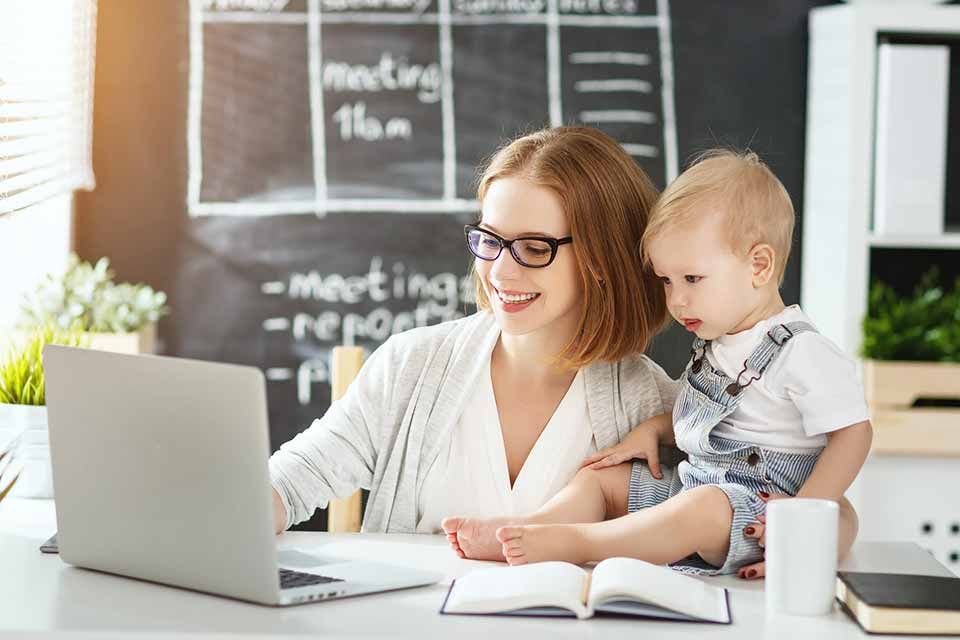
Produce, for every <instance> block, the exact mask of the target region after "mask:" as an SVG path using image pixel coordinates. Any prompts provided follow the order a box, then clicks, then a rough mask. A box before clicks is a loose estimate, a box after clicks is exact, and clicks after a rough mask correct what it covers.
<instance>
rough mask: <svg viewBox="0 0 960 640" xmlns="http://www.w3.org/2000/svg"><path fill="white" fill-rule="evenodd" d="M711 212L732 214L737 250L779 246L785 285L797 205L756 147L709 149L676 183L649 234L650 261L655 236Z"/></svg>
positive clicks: (731, 236) (731, 235)
mask: <svg viewBox="0 0 960 640" xmlns="http://www.w3.org/2000/svg"><path fill="white" fill-rule="evenodd" d="M711 212H716V213H718V214H719V215H722V216H724V217H725V218H726V230H727V234H726V235H727V239H728V240H729V242H730V247H731V248H732V249H733V251H734V253H736V254H738V255H744V256H745V255H746V254H747V253H748V252H749V251H750V249H751V248H753V247H754V246H756V245H757V244H769V245H770V246H771V247H773V250H774V252H775V253H776V257H777V259H776V264H775V271H774V275H775V277H776V278H777V283H778V284H782V283H783V274H784V271H785V270H786V265H787V259H788V258H789V257H790V245H791V244H792V240H793V223H794V213H793V204H792V203H791V202H790V195H789V194H788V193H787V190H786V189H785V188H784V187H783V184H782V183H781V182H780V180H778V179H777V176H775V175H774V174H773V172H772V171H771V170H770V168H769V167H768V166H767V165H766V164H764V163H763V162H762V161H761V160H760V158H759V157H757V154H756V153H753V152H752V151H747V152H743V153H741V152H737V151H731V150H728V149H712V150H710V151H706V152H704V153H703V154H701V155H700V156H699V157H698V158H697V159H696V160H695V161H694V163H693V164H692V165H691V166H690V168H688V169H687V170H686V171H684V172H683V173H682V174H680V176H679V177H678V178H677V179H676V180H674V181H673V182H672V183H670V185H669V186H668V187H667V188H666V189H665V190H664V192H663V193H662V194H661V195H660V199H659V200H657V203H656V204H655V205H654V207H653V211H652V212H651V213H650V222H649V223H648V224H647V229H646V231H645V232H644V234H643V239H642V241H641V251H642V252H643V259H644V262H649V260H650V256H649V251H648V247H649V246H650V242H651V241H652V240H653V239H655V238H657V237H658V236H661V235H663V234H664V233H665V232H667V231H669V230H671V229H674V228H676V227H680V226H684V225H686V224H689V223H691V222H693V221H694V220H696V219H697V218H698V217H699V216H702V215H705V214H707V213H711Z"/></svg>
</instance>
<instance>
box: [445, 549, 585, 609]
mask: <svg viewBox="0 0 960 640" xmlns="http://www.w3.org/2000/svg"><path fill="white" fill-rule="evenodd" d="M586 579H587V574H586V572H585V571H584V570H583V569H581V568H579V567H577V566H576V565H573V564H569V563H566V562H539V563H535V564H528V565H522V566H519V567H494V568H492V569H479V570H477V571H472V572H470V573H468V574H467V575H465V576H463V577H462V578H457V580H456V582H454V584H453V588H452V589H451V591H450V597H449V598H447V603H446V606H445V607H444V613H502V612H508V611H512V610H516V609H524V608H527V607H562V608H564V609H569V610H570V611H572V612H573V613H575V614H576V615H577V617H584V616H586V614H587V608H586V606H585V605H584V603H583V602H582V600H581V598H582V591H583V585H584V581H585V580H586Z"/></svg>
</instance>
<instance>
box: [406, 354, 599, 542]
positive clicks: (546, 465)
mask: <svg viewBox="0 0 960 640" xmlns="http://www.w3.org/2000/svg"><path fill="white" fill-rule="evenodd" d="M596 451H597V446H596V442H595V440H594V436H593V431H592V430H591V426H590V418H589V414H588V413H587V395H586V389H585V386H584V381H583V374H582V371H578V372H577V375H576V376H575V377H574V379H573V382H572V383H571V384H570V388H569V389H567V393H566V394H565V395H564V396H563V399H562V400H561V401H560V404H559V405H558V406H557V409H556V410H555V411H554V413H553V416H551V417H550V420H549V422H547V425H546V426H545V427H544V429H543V431H542V432H541V433H540V437H539V438H537V441H536V443H535V444H534V445H533V448H532V449H531V450H530V454H529V455H528V456H527V459H526V461H524V463H523V467H521V469H520V473H519V474H517V479H516V482H515V483H514V485H513V487H512V488H511V487H510V473H509V470H508V469H507V455H506V450H505V449H504V446H503V433H502V431H501V427H500V417H499V414H498V413H497V402H496V399H495V397H494V394H493V381H492V380H491V379H490V361H489V359H487V363H486V366H484V367H483V368H482V369H481V371H480V375H479V379H478V380H477V384H476V387H475V392H474V393H473V394H471V396H470V398H469V399H468V400H467V403H466V405H465V407H464V410H463V413H462V414H461V415H460V418H459V419H458V420H457V423H456V424H455V425H454V426H453V428H451V429H450V430H449V431H448V432H447V434H446V435H445V436H444V439H443V442H442V443H441V444H440V452H439V454H438V455H437V457H436V459H435V461H434V462H433V464H432V465H431V467H430V468H429V470H428V471H427V472H426V475H425V476H424V479H423V487H422V488H421V490H420V496H419V500H418V503H417V529H416V530H417V533H436V532H438V531H440V521H441V520H442V519H443V518H446V517H447V516H455V515H460V516H471V517H494V516H510V515H520V514H526V513H530V512H531V511H535V510H537V509H538V508H540V507H541V506H543V504H544V503H545V502H546V501H547V500H549V499H550V498H551V497H553V495H554V494H555V493H557V492H558V491H559V490H560V489H562V488H563V487H564V486H566V484H567V483H568V482H569V481H570V480H571V479H572V478H573V476H574V474H576V472H577V470H578V469H579V468H580V465H581V463H582V462H583V460H584V458H586V457H587V456H589V455H590V454H592V453H596Z"/></svg>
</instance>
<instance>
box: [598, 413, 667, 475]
mask: <svg viewBox="0 0 960 640" xmlns="http://www.w3.org/2000/svg"><path fill="white" fill-rule="evenodd" d="M672 430H673V420H672V418H671V416H670V414H669V413H664V414H661V415H659V416H656V417H655V418H650V419H649V420H647V421H645V422H641V423H640V424H639V425H637V426H636V427H635V428H634V429H633V431H631V432H630V433H628V434H627V437H626V438H624V439H623V440H622V441H621V442H620V444H617V445H616V446H613V447H609V448H607V449H604V450H603V451H599V452H597V453H595V454H593V455H592V456H590V457H589V458H587V459H586V460H584V461H583V464H582V465H581V466H583V467H589V468H590V469H603V468H604V467H612V466H614V465H617V464H620V463H621V462H626V461H628V460H634V459H640V460H646V461H647V465H648V466H649V467H650V473H651V474H652V475H653V477H654V478H657V479H658V480H659V479H660V478H662V477H663V473H661V471H660V443H661V442H663V441H666V442H669V441H670V440H671V439H672V438H669V437H666V436H667V435H668V433H672Z"/></svg>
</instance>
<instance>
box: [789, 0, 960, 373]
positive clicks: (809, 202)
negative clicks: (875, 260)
mask: <svg viewBox="0 0 960 640" xmlns="http://www.w3.org/2000/svg"><path fill="white" fill-rule="evenodd" d="M884 33H898V34H914V35H917V36H937V37H938V38H943V39H944V40H948V39H950V38H951V37H956V36H957V35H958V34H960V6H957V5H924V6H913V5H911V6H906V3H904V4H902V5H901V4H899V3H892V2H888V3H880V2H873V3H867V2H863V3H845V4H840V5H833V6H828V7H819V8H816V9H813V10H812V11H811V12H810V47H809V55H810V59H809V65H808V67H807V71H808V74H809V77H808V87H807V144H806V162H805V174H806V175H805V178H804V198H803V199H804V213H803V254H802V258H801V261H802V262H801V268H802V274H801V278H800V285H801V292H800V302H801V304H803V307H804V311H805V312H806V313H807V314H808V315H810V317H811V318H813V319H814V322H816V323H817V328H818V329H819V330H820V332H821V333H823V334H824V335H825V336H827V337H828V338H830V339H831V340H833V341H834V342H835V343H837V344H838V345H839V346H840V348H841V349H843V350H844V351H846V352H847V353H848V354H850V355H855V354H857V353H859V351H860V345H861V343H862V341H863V326H862V323H863V317H864V316H865V315H866V313H867V299H868V297H869V286H870V263H871V255H870V252H871V249H872V248H874V247H890V248H905V249H939V250H950V251H952V250H955V249H960V233H957V231H958V230H956V229H952V230H951V231H952V233H944V234H909V233H905V234H884V233H874V232H873V230H872V229H871V220H872V218H873V215H874V211H873V167H874V149H875V129H876V123H875V120H876V111H877V105H876V95H877V86H876V85H877V42H878V36H879V35H880V34H884Z"/></svg>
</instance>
